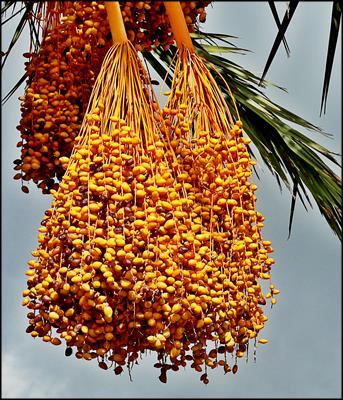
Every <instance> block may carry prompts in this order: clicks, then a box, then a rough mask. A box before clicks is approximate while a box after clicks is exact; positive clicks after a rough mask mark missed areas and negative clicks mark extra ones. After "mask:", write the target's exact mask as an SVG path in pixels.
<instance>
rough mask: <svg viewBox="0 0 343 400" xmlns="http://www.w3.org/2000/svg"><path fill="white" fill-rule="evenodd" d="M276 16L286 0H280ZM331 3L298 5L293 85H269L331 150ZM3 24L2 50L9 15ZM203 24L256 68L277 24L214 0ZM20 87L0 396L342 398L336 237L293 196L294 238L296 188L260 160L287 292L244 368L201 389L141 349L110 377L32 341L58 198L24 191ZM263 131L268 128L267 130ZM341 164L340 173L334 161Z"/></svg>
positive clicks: (6, 241)
mask: <svg viewBox="0 0 343 400" xmlns="http://www.w3.org/2000/svg"><path fill="white" fill-rule="evenodd" d="M277 5H278V9H279V11H280V15H281V13H282V15H283V13H284V10H285V6H286V2H278V4H277ZM330 18H331V2H300V4H299V6H298V9H297V10H296V12H295V15H294V18H293V21H292V22H291V24H290V27H289V30H288V32H287V35H286V36H287V40H288V44H289V47H290V49H291V57H290V58H287V57H286V54H285V51H284V49H283V48H282V47H280V49H279V51H278V54H277V56H276V58H275V60H274V62H273V64H272V66H271V68H270V71H269V73H268V75H267V79H268V80H270V81H272V82H275V83H277V84H278V85H280V86H282V87H286V88H287V89H288V93H284V92H282V91H280V90H277V89H269V90H267V91H266V93H267V95H268V96H269V97H270V98H271V99H272V100H273V101H274V102H276V103H278V104H280V105H282V106H284V107H285V108H288V109H289V110H290V111H293V112H295V113H296V114H298V115H300V116H302V117H303V118H305V119H307V120H308V121H310V122H312V123H313V124H315V125H318V126H320V127H321V128H323V130H324V131H326V132H329V133H332V134H333V135H334V138H333V139H328V138H325V137H323V136H320V135H319V134H317V133H313V132H306V131H305V132H304V131H303V132H304V133H306V134H308V135H309V136H311V137H313V139H314V140H316V141H318V142H319V143H321V144H323V145H325V146H327V147H328V148H329V149H330V150H332V151H335V152H341V111H340V110H341V99H342V97H341V79H342V77H341V36H340V37H339V42H338V44H337V51H336V58H335V63H334V66H333V71H332V78H331V85H330V91H329V97H328V104H327V113H326V114H325V115H324V116H322V117H320V116H319V111H320V99H321V89H322V82H323V76H324V69H325V58H326V49H327V42H328V37H329V29H330V27H329V23H330ZM15 22H16V21H13V23H12V21H11V22H10V23H8V25H7V24H6V26H5V27H4V28H3V30H2V36H3V46H4V47H6V46H7V45H8V42H9V40H10V35H11V34H12V33H13V27H14V23H15ZM202 30H203V31H207V32H217V33H218V32H221V33H227V34H230V35H234V36H238V39H235V43H236V44H237V45H238V46H239V47H243V48H247V49H250V50H251V51H252V52H251V53H248V54H247V55H234V56H233V55H229V56H228V57H230V58H231V59H232V60H233V61H235V62H239V63H240V64H241V65H243V66H244V67H245V68H246V69H248V70H251V71H252V72H254V73H256V74H261V73H262V71H263V68H264V65H265V62H266V59H267V57H268V54H269V51H270V49H271V46H272V43H273V40H274V38H275V36H276V32H277V28H276V25H275V22H274V20H273V17H272V14H271V12H270V9H269V6H268V3H267V2H214V4H213V7H211V6H210V7H209V8H208V17H207V22H206V24H204V25H203V28H202ZM27 47H28V36H27V35H26V37H23V38H22V39H21V40H20V41H19V43H18V45H17V46H16V48H15V49H14V51H13V54H12V55H11V56H10V57H9V59H8V62H7V65H6V67H5V68H4V70H3V73H2V90H3V95H4V94H5V93H7V91H8V90H9V89H10V88H11V87H12V85H13V84H14V83H15V82H16V79H17V78H18V77H20V76H21V75H22V74H23V72H24V58H23V57H22V53H24V52H25V51H27ZM22 94H23V88H21V89H19V90H18V91H17V92H16V94H15V95H14V96H13V97H12V98H11V100H10V101H8V102H7V103H6V104H5V105H4V106H3V107H2V203H1V204H2V210H1V214H2V226H1V229H2V260H1V261H2V378H3V379H2V397H3V398H70V397H71V398H175V397H179V398H183V397H184V398H186V397H187V398H285V397H287V398H299V397H300V398H339V397H340V396H341V372H342V371H341V369H342V364H341V362H342V360H341V352H342V351H341V333H342V332H341V243H340V242H339V240H338V239H337V237H336V236H335V235H334V234H333V233H332V231H331V230H330V228H329V227H328V225H327V223H326V221H325V219H324V218H323V217H322V216H321V215H320V212H319V211H318V209H317V207H316V206H314V209H310V211H309V212H306V211H305V210H304V208H303V207H302V205H301V204H300V202H299V204H297V206H296V209H295V215H294V223H293V230H292V235H291V238H290V239H289V240H287V236H288V220H289V210H290V201H291V199H290V194H289V193H288V192H287V190H286V189H285V190H283V192H282V193H280V190H279V189H278V186H277V185H276V181H275V178H273V177H272V176H271V174H270V173H269V172H268V169H267V168H266V166H264V165H263V164H262V163H260V162H259V164H258V166H257V169H258V172H259V176H260V180H258V179H257V177H254V181H255V183H256V184H257V185H258V190H257V191H256V196H257V208H258V210H259V211H260V212H261V213H262V214H263V215H264V216H265V218H266V221H265V228H264V231H263V236H264V238H265V239H267V240H271V241H272V245H273V248H274V255H273V257H274V258H275V259H276V264H275V266H274V267H273V268H274V269H273V271H272V280H273V282H274V283H275V285H276V286H277V287H278V288H279V289H280V291H281V293H280V295H279V297H278V303H277V304H276V306H275V307H273V309H272V310H270V309H269V308H267V309H266V314H267V315H268V316H269V321H268V322H267V324H266V327H265V329H264V333H263V337H265V338H267V339H269V343H268V344H267V345H264V346H260V347H258V350H257V361H256V363H254V362H253V360H252V358H250V360H249V362H247V363H246V362H245V360H244V359H243V360H240V363H239V370H238V373H237V374H235V375H232V374H227V375H224V373H223V371H222V370H219V369H218V370H212V371H211V373H210V383H209V384H208V385H207V386H205V385H203V384H202V383H201V382H200V381H199V374H197V373H194V372H193V371H192V370H189V369H186V370H180V371H179V372H177V373H174V374H170V375H169V376H168V383H167V384H163V383H161V382H160V381H159V380H158V370H157V369H155V368H153V364H154V363H155V362H156V361H155V358H154V357H150V358H149V357H146V358H143V359H142V360H141V361H140V363H139V365H136V366H135V368H134V369H133V382H130V380H129V376H128V373H127V372H125V373H123V374H122V375H120V376H115V375H114V373H113V372H112V371H110V370H109V371H103V370H101V369H100V368H98V366H97V365H96V363H95V362H94V363H93V362H86V361H84V360H77V359H76V358H75V357H74V356H72V357H68V358H67V357H65V356H64V347H62V346H57V347H55V346H51V345H49V344H46V343H43V342H42V341H41V340H39V339H36V340H34V339H33V338H32V337H31V336H30V335H28V334H26V333H25V329H26V326H27V324H26V321H27V319H26V312H27V311H26V309H24V307H22V306H21V302H22V296H21V293H22V291H23V290H24V289H25V287H26V275H25V274H24V272H25V271H26V269H27V266H26V262H27V261H28V260H29V259H30V258H31V251H32V250H34V249H35V248H36V247H37V243H38V242H37V234H38V231H37V230H38V227H39V226H40V221H41V220H42V218H43V214H44V211H45V210H46V209H47V208H48V207H49V204H50V202H51V197H50V196H43V195H41V193H40V192H39V191H38V190H35V188H34V187H33V185H32V184H31V185H30V194H29V195H26V194H24V193H22V192H21V190H20V185H19V184H18V182H19V181H14V180H13V179H12V177H13V175H14V171H13V169H12V168H13V164H12V163H13V160H14V159H16V158H18V157H19V150H18V148H17V147H16V143H17V141H18V140H19V133H18V131H16V128H15V127H16V125H17V124H18V122H19V119H20V110H19V101H18V100H17V97H18V96H20V95H22ZM266 134H267V133H266ZM336 171H337V173H339V174H340V171H339V170H338V169H336Z"/></svg>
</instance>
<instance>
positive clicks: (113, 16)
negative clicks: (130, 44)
mask: <svg viewBox="0 0 343 400" xmlns="http://www.w3.org/2000/svg"><path fill="white" fill-rule="evenodd" d="M105 7H106V11H107V16H108V22H109V24H110V28H111V34H112V40H113V43H124V42H127V41H128V39H127V35H126V30H125V26H124V21H123V17H122V15H121V11H120V6H119V1H105Z"/></svg>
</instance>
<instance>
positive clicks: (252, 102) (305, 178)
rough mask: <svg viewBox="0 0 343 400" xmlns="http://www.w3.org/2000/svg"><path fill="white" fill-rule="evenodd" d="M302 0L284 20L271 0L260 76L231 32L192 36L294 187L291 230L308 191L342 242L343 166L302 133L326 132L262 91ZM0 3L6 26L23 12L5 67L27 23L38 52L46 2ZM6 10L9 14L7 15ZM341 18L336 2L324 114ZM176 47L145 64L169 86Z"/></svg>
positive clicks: (269, 159)
mask: <svg viewBox="0 0 343 400" xmlns="http://www.w3.org/2000/svg"><path fill="white" fill-rule="evenodd" d="M298 3H299V2H298V1H290V2H289V3H288V7H287V10H286V12H285V15H284V17H283V19H282V20H280V19H279V16H278V13H277V10H276V7H275V2H273V1H269V2H268V5H269V7H270V10H271V15H272V16H273V18H274V19H275V22H276V24H277V26H278V28H279V30H278V33H277V36H276V38H275V41H274V44H273V46H272V49H271V51H270V55H269V57H268V59H267V61H266V66H265V69H264V72H263V74H262V76H261V77H259V76H256V75H255V74H253V73H252V72H250V71H248V70H246V69H244V68H243V67H242V66H240V65H238V64H236V63H234V62H233V61H231V60H230V53H234V52H244V49H241V48H238V47H237V46H236V45H234V44H233V43H232V42H231V41H232V39H233V37H232V36H230V35H228V34H218V33H208V32H203V31H201V30H200V28H199V27H196V31H195V33H193V34H192V40H193V44H194V46H195V48H196V51H197V52H198V53H199V54H200V55H201V56H203V57H204V58H205V59H206V60H207V62H208V67H209V69H210V70H211V72H212V74H213V76H214V77H215V78H217V81H218V84H219V85H220V87H221V90H222V92H223V94H224V95H225V96H229V93H228V91H227V90H228V89H227V87H225V86H224V85H223V84H222V80H221V79H219V74H220V75H221V76H222V77H224V78H225V80H226V81H227V82H230V87H231V89H232V92H233V95H234V97H235V99H236V102H237V106H238V108H239V113H240V116H241V119H242V122H243V124H244V126H245V131H246V133H247V135H248V136H249V137H250V139H251V140H252V142H253V143H254V145H255V146H256V148H257V150H258V152H259V153H260V156H261V158H262V160H263V161H264V163H265V164H266V165H267V167H268V168H269V170H270V171H271V172H272V174H273V175H274V176H275V179H276V182H277V184H278V185H279V187H280V189H281V187H282V184H284V185H285V186H286V187H287V188H288V189H289V190H290V191H291V193H292V203H291V212H290V224H289V232H290V230H291V225H292V220H293V213H294V207H295V203H296V201H297V199H298V198H299V199H300V200H301V202H302V204H303V205H304V207H305V208H306V207H307V206H308V205H310V206H311V207H312V204H311V201H310V197H309V195H308V192H309V193H311V195H312V196H313V198H314V200H315V202H316V204H317V206H318V207H319V210H320V212H321V213H322V215H323V216H324V217H325V219H326V221H327V223H328V224H329V225H330V227H331V228H332V230H333V231H334V232H335V234H336V235H337V236H338V237H339V239H340V240H341V238H342V228H341V216H342V209H341V178H340V177H339V176H338V175H337V174H335V173H334V171H333V170H332V169H331V168H330V166H329V165H328V161H330V162H333V163H334V164H336V165H337V166H339V165H340V164H339V162H338V161H337V157H336V156H337V154H335V153H333V152H332V151H330V150H328V149H327V148H325V147H323V146H322V145H320V144H319V143H317V142H316V141H314V140H313V139H312V138H311V136H310V135H309V134H305V133H303V131H304V130H307V131H309V132H317V133H320V134H323V135H327V134H326V133H324V132H323V131H322V130H321V129H320V128H319V127H317V126H315V125H313V124H311V123H310V122H308V121H306V120H305V119H303V118H301V117H300V116H298V115H296V114H294V113H292V112H290V111H288V110H287V109H285V108H283V107H281V106H280V105H278V104H276V103H274V102H273V101H272V100H270V99H269V98H268V97H267V96H266V95H265V94H264V92H263V89H265V88H266V87H267V86H270V85H273V84H272V83H270V82H268V81H266V80H265V76H266V74H267V72H268V70H269V68H270V67H271V65H272V61H273V58H274V56H275V54H276V52H277V51H278V48H279V47H280V44H281V43H283V44H284V46H285V49H286V52H289V48H288V44H287V41H286V38H285V33H286V31H287V28H288V26H289V24H290V22H291V20H292V17H293V15H294V13H295V12H296V9H297V6H298ZM2 4H3V5H2V8H1V17H2V24H6V23H7V22H8V21H9V20H11V19H12V18H13V17H15V16H16V15H17V14H20V15H21V17H20V20H19V23H18V25H17V27H16V29H15V32H14V34H13V37H12V40H11V42H10V45H9V47H8V49H7V51H6V52H3V53H2V57H3V60H2V66H3V65H4V64H5V62H6V59H7V57H8V55H9V54H10V52H11V50H12V49H13V47H14V46H15V44H16V42H17V40H18V38H19V37H20V35H21V34H22V33H23V32H24V28H25V26H26V25H28V26H29V32H30V39H31V45H33V48H34V49H35V50H36V51H38V49H39V44H40V41H41V37H40V35H39V34H38V30H37V26H36V22H35V21H36V20H35V18H34V17H35V15H37V14H38V13H39V12H40V11H41V9H42V6H43V4H44V2H43V1H20V2H17V1H4V2H2ZM266 5H267V4H266ZM8 14H11V15H10V16H8ZM340 22H341V8H340V4H339V2H338V1H333V2H332V17H331V29H330V35H329V43H328V49H327V58H326V69H325V74H324V83H323V92H322V98H321V112H325V109H326V99H327V96H328V89H329V83H330V76H331V70H332V65H333V60H334V55H335V48H336V43H337V39H338V33H339V28H340ZM176 51H177V48H176V46H170V48H169V49H168V50H165V49H164V48H163V46H157V47H155V48H153V50H152V52H147V51H144V52H143V56H144V58H145V60H146V61H147V63H149V64H150V66H151V67H152V68H153V69H154V70H155V71H156V72H157V73H158V74H159V76H160V77H161V78H162V79H163V80H165V82H166V84H167V85H170V84H171V81H172V73H173V71H172V69H171V68H170V67H171V65H172V60H173V58H174V56H175V54H176ZM218 53H227V55H228V57H223V56H220V55H218ZM26 78H27V76H26V75H24V76H22V77H21V78H20V79H19V80H18V82H17V84H16V85H15V86H14V87H13V89H12V90H11V91H10V92H9V93H8V94H7V95H6V96H5V97H4V99H3V102H6V100H7V99H8V98H9V97H10V96H11V95H12V94H13V93H14V92H15V91H16V90H17V89H18V88H19V86H20V85H21V84H22V83H23V82H25V80H26ZM273 86H275V85H273ZM280 89H282V88H280ZM228 104H231V102H228ZM291 123H292V124H295V125H296V126H297V128H293V127H291V125H290V124H291Z"/></svg>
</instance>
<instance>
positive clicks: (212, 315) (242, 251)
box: [163, 2, 279, 381]
mask: <svg viewBox="0 0 343 400" xmlns="http://www.w3.org/2000/svg"><path fill="white" fill-rule="evenodd" d="M165 4H166V8H167V12H168V14H169V19H170V21H171V24H172V27H173V31H174V35H175V37H176V40H177V43H178V46H179V50H178V58H177V60H176V63H175V68H174V79H173V83H172V88H171V92H170V95H169V99H168V101H167V104H166V106H165V108H164V109H163V114H164V119H165V123H166V129H165V131H164V132H165V134H166V138H167V140H168V142H169V143H170V145H171V147H172V148H173V152H174V154H175V155H176V156H177V158H178V161H179V166H180V170H181V171H182V172H181V174H179V175H178V177H176V178H177V179H178V180H179V181H181V180H182V181H183V182H186V183H188V184H189V185H190V187H191V188H192V190H193V191H194V190H195V208H194V211H195V212H198V213H199V215H201V219H199V223H200V224H201V226H202V229H204V230H205V231H208V232H209V235H202V234H199V235H198V236H197V237H196V238H197V239H200V240H201V241H202V247H201V249H200V254H201V255H202V256H203V257H204V255H206V256H205V263H200V264H197V265H196V268H195V269H196V271H195V272H197V273H199V280H198V282H197V284H196V285H194V286H192V285H190V287H189V288H188V287H187V286H186V288H185V289H186V291H188V290H191V289H193V290H194V293H195V296H198V299H199V300H200V299H202V300H203V301H204V302H206V307H205V308H203V309H202V312H201V316H202V320H203V321H207V323H208V324H209V325H208V326H209V327H210V331H211V335H210V336H208V337H206V334H205V333H204V334H203V333H201V331H199V333H198V334H199V336H200V337H201V335H204V337H203V340H202V341H201V342H200V343H199V345H197V349H196V352H195V353H196V354H195V355H196V357H194V360H195V364H196V365H195V366H194V368H195V369H197V370H199V372H200V371H201V367H200V368H198V367H199V366H201V365H205V366H206V365H207V366H210V367H211V368H214V367H216V366H217V365H222V366H223V367H224V369H225V371H229V370H230V369H231V368H230V367H229V366H228V364H227V361H226V355H227V354H228V353H231V354H234V355H235V356H236V357H243V356H244V354H245V353H246V351H247V348H248V345H249V340H250V339H253V341H254V342H256V339H258V341H259V343H266V342H267V340H266V339H260V338H259V337H258V335H259V333H260V331H261V330H262V329H263V327H264V324H265V321H266V320H267V317H266V316H265V315H264V312H263V308H262V306H263V305H265V304H266V300H265V298H268V299H270V300H271V304H275V303H276V299H275V297H274V296H275V295H276V294H278V293H279V291H278V290H277V289H276V288H275V287H274V285H273V284H272V283H270V270H271V267H272V265H273V264H274V259H273V258H270V257H269V253H271V252H272V251H273V249H272V248H271V242H269V241H266V240H263V238H262V233H261V229H262V228H263V221H264V217H263V216H262V215H261V214H260V213H259V212H258V211H257V210H256V206H255V202H256V196H255V193H254V192H255V190H256V189H257V187H256V185H254V184H253V183H252V182H251V181H250V177H251V175H252V165H254V164H255V162H254V161H252V160H251V158H250V154H249V151H248V144H249V142H250V140H249V139H248V138H246V137H244V135H243V127H242V123H241V121H240V120H239V114H238V111H237V108H236V106H235V102H234V99H233V97H232V96H231V97H232V98H231V101H232V102H233V106H234V109H235V114H236V115H235V116H234V115H232V114H231V112H230V110H229V108H228V104H227V102H226V100H225V99H224V98H223V95H222V93H221V91H220V89H219V88H218V86H217V83H216V81H215V79H214V78H213V76H212V75H211V74H210V72H209V71H208V69H207V68H206V65H205V63H204V62H203V60H202V59H201V58H200V57H199V56H198V55H197V54H196V53H195V52H194V50H193V46H192V42H191V40H190V37H189V35H188V32H187V29H186V26H185V24H184V23H183V19H182V13H181V10H180V6H179V4H178V3H177V2H165ZM228 90H229V88H228ZM229 91H230V90H229ZM201 266H203V267H204V268H203V269H202V270H201ZM198 269H199V270H198ZM197 270H198V271H197ZM263 280H266V281H267V282H269V288H270V291H269V292H268V293H267V294H266V295H264V294H263V292H262V286H263ZM264 286H265V285H264ZM205 299H206V300H205ZM199 300H198V301H199ZM204 316H205V318H204ZM200 326H201V324H200ZM211 336H212V337H211ZM206 339H210V340H212V341H214V343H215V350H213V351H211V352H210V353H208V350H207V349H208V348H209V344H208V341H207V340H206ZM211 357H213V358H211ZM236 368H237V366H236V367H235V369H236ZM202 379H203V380H204V381H207V379H208V378H207V375H206V374H204V375H203V376H202Z"/></svg>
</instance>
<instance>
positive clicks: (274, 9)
mask: <svg viewBox="0 0 343 400" xmlns="http://www.w3.org/2000/svg"><path fill="white" fill-rule="evenodd" d="M268 4H269V7H270V10H271V12H272V14H273V17H274V20H275V23H276V26H277V27H278V29H280V28H281V22H280V19H279V14H278V12H277V10H276V6H275V1H268ZM282 42H283V45H284V47H285V50H286V54H287V57H289V55H290V53H291V51H290V49H289V46H288V43H287V40H286V38H285V36H283V38H282Z"/></svg>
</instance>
